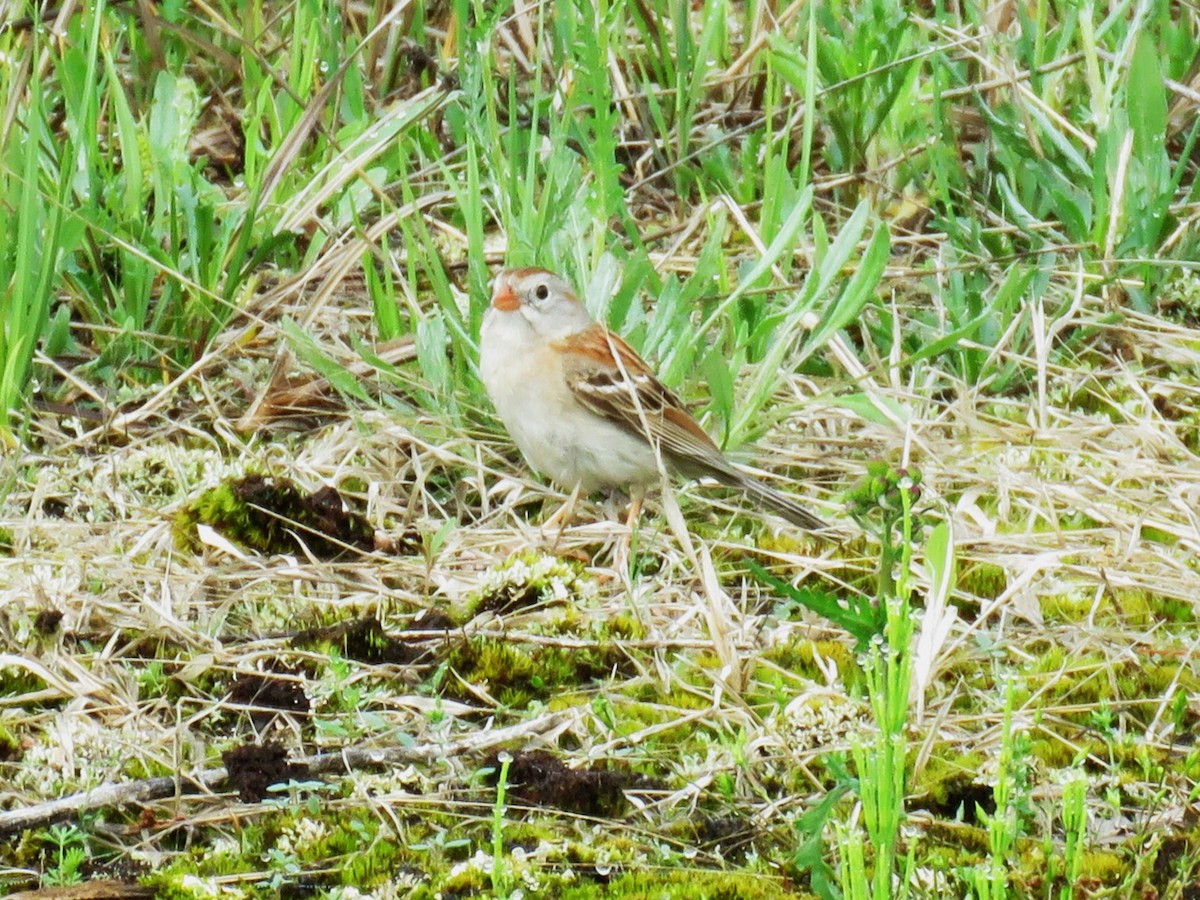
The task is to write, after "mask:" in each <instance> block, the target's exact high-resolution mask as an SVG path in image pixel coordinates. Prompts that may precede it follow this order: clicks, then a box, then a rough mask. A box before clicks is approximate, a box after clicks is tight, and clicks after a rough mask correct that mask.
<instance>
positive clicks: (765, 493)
mask: <svg viewBox="0 0 1200 900" xmlns="http://www.w3.org/2000/svg"><path fill="white" fill-rule="evenodd" d="M479 346H480V351H479V375H480V379H481V380H482V382H483V386H484V389H485V391H486V392H487V395H488V397H489V398H490V399H491V401H492V405H493V406H494V407H495V408H496V412H497V413H498V415H499V417H500V420H501V421H502V422H503V424H504V427H505V428H506V429H507V431H508V433H509V435H510V436H511V437H512V439H513V442H514V443H515V444H516V445H517V448H518V449H519V450H520V451H521V454H522V455H523V456H524V457H525V460H526V461H527V462H528V463H529V465H530V466H531V467H532V468H533V469H534V470H536V471H537V472H538V473H539V474H541V475H544V476H547V477H549V478H550V480H552V481H553V482H554V483H555V484H557V485H558V486H559V487H560V488H562V489H564V490H567V491H573V492H574V493H573V495H572V496H573V497H574V496H576V495H577V494H578V492H580V491H583V492H586V493H594V492H598V491H605V492H613V491H624V492H628V493H629V494H630V496H631V497H632V498H634V503H635V505H640V499H641V497H642V495H643V494H644V492H645V489H646V488H647V487H649V486H651V485H653V484H655V483H657V482H658V481H659V479H660V477H661V473H662V472H663V471H664V468H665V469H669V470H673V471H675V472H677V473H679V474H681V475H683V476H684V477H685V478H689V479H699V478H704V477H709V478H713V479H715V480H717V481H719V482H721V483H722V484H725V485H727V486H729V487H732V488H734V489H737V490H740V491H743V492H744V493H745V494H746V495H748V496H749V497H750V498H751V499H752V500H753V501H755V502H756V503H757V504H758V505H759V506H760V507H764V508H766V509H769V510H771V511H773V512H775V513H777V514H779V515H780V516H782V517H783V518H784V519H786V520H787V521H788V522H790V523H792V524H793V525H795V526H797V527H798V528H801V529H805V530H809V531H819V530H822V529H825V528H828V526H827V525H826V523H825V522H823V521H822V520H821V519H819V518H818V517H817V516H815V515H813V514H812V513H811V512H809V511H808V510H807V509H805V508H804V506H802V505H801V504H800V503H799V502H797V501H796V500H794V499H793V498H792V497H789V496H788V495H787V494H784V493H782V492H781V491H778V490H776V489H775V488H773V487H771V486H770V485H768V484H766V483H764V482H762V481H760V480H758V479H757V478H755V477H753V476H752V475H749V474H747V473H746V472H743V471H742V470H740V469H738V468H736V467H735V466H734V465H733V463H731V462H730V461H729V460H728V459H727V458H726V456H725V454H724V453H723V452H722V451H721V449H720V448H719V447H718V446H717V445H716V443H714V442H713V439H712V438H711V437H709V436H708V433H707V432H705V430H704V429H703V428H702V427H701V426H700V424H699V423H698V422H697V421H696V419H695V418H694V417H693V416H692V414H691V413H690V412H688V410H687V408H686V407H685V406H684V404H683V403H682V402H681V401H680V399H679V397H678V396H677V395H676V394H675V392H674V391H672V390H671V389H670V388H668V387H667V386H666V385H664V384H663V383H662V382H661V381H660V380H659V379H658V378H657V377H656V376H655V374H654V372H653V371H652V370H651V368H650V367H649V366H648V365H647V364H646V362H645V361H644V360H643V359H642V358H641V357H640V356H639V355H638V354H637V352H636V351H634V350H633V348H631V347H630V346H629V345H628V344H627V343H626V342H625V341H624V340H623V339H622V338H621V337H620V336H619V335H617V334H615V333H614V332H612V331H610V330H609V329H608V328H606V327H605V326H604V325H602V324H601V323H599V322H597V321H595V320H594V319H593V318H592V317H591V315H590V314H589V313H588V311H587V309H586V307H584V305H583V303H582V302H580V300H579V298H578V297H577V296H576V295H575V294H574V293H573V292H572V290H571V287H570V285H569V284H568V283H567V282H566V281H564V280H563V279H562V278H560V277H559V276H558V275H555V274H554V273H553V272H550V271H548V270H546V269H540V268H518V269H506V270H504V271H502V272H500V273H499V275H497V276H496V278H495V281H494V282H493V285H492V296H491V303H490V305H489V306H488V309H487V312H486V313H485V314H484V317H483V325H482V327H481V329H480V335H479ZM632 518H633V514H632V512H631V516H630V519H631V520H632Z"/></svg>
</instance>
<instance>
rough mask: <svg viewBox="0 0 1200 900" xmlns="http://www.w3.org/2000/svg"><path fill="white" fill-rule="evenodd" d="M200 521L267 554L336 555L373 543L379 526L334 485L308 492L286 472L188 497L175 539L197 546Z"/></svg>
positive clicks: (238, 480)
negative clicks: (284, 475) (346, 504)
mask: <svg viewBox="0 0 1200 900" xmlns="http://www.w3.org/2000/svg"><path fill="white" fill-rule="evenodd" d="M200 525H207V526H209V527H210V528H213V529H215V530H216V531H217V532H219V533H220V534H221V535H222V536H223V537H225V538H227V539H229V540H231V541H234V542H235V543H238V544H241V545H242V546H243V547H246V548H248V549H250V550H254V551H255V552H258V553H266V554H280V553H297V552H311V553H313V554H315V555H317V556H319V557H322V558H333V557H336V556H338V555H340V554H342V553H343V552H345V550H346V549H347V548H359V549H370V548H372V547H373V546H374V529H373V528H372V527H371V526H370V524H369V523H368V522H367V521H366V519H364V518H363V517H362V516H360V515H358V514H356V513H353V512H349V511H347V510H346V509H345V507H344V504H343V502H342V499H341V497H340V495H338V493H337V491H335V490H334V489H333V488H324V489H322V490H319V491H317V492H315V493H307V492H305V491H302V490H301V489H300V488H299V487H297V486H296V485H295V484H293V483H292V482H291V481H289V480H288V479H286V478H272V477H269V476H265V475H258V474H251V475H244V476H242V477H240V478H236V479H231V480H228V481H225V482H223V483H222V484H220V485H218V486H217V487H215V488H211V489H209V490H207V491H204V492H203V493H202V494H200V496H198V497H196V498H195V499H193V500H192V501H191V502H190V503H188V504H187V505H186V506H185V507H184V508H183V509H182V510H181V511H180V512H179V513H178V514H177V515H176V516H175V520H174V523H173V527H174V533H175V541H176V544H177V545H178V546H179V547H180V548H181V549H185V550H188V551H190V552H197V551H198V550H199V548H200V542H199V538H198V536H197V527H198V526H200Z"/></svg>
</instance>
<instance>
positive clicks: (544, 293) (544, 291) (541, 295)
mask: <svg viewBox="0 0 1200 900" xmlns="http://www.w3.org/2000/svg"><path fill="white" fill-rule="evenodd" d="M533 295H534V296H535V297H537V298H538V299H539V300H545V299H546V298H547V297H549V296H550V288H548V287H546V286H545V285H544V284H539V285H538V286H537V289H536V290H534V292H533Z"/></svg>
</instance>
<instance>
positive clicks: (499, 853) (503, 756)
mask: <svg viewBox="0 0 1200 900" xmlns="http://www.w3.org/2000/svg"><path fill="white" fill-rule="evenodd" d="M496 759H497V762H499V763H500V772H499V774H498V775H497V777H496V802H495V803H493V804H492V873H491V874H492V892H493V894H494V896H496V897H508V896H509V894H510V893H511V892H512V871H511V869H510V868H509V863H508V860H507V858H506V857H505V855H504V825H505V822H506V821H507V820H506V818H505V813H506V811H507V803H508V799H507V797H508V769H509V766H511V765H512V755H511V754H509V753H507V752H501V753H500V755H499V756H498V757H497V758H496Z"/></svg>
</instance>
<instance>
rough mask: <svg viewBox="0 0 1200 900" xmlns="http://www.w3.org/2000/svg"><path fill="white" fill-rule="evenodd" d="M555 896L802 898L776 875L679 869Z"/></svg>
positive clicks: (577, 899)
mask: <svg viewBox="0 0 1200 900" xmlns="http://www.w3.org/2000/svg"><path fill="white" fill-rule="evenodd" d="M558 896H559V897H561V898H563V900H592V898H596V900H599V898H604V897H621V898H624V900H776V898H778V900H783V898H788V900H795V898H797V897H804V896H806V895H805V894H798V893H797V892H796V888H795V886H794V885H792V884H790V883H789V882H787V881H786V880H784V879H783V878H780V877H778V876H776V875H765V874H764V875H759V874H756V873H753V872H710V871H707V870H703V869H691V868H680V869H659V870H656V871H649V872H647V871H639V872H626V873H625V874H623V875H621V876H619V877H617V878H614V879H612V880H610V881H605V882H602V883H597V882H585V883H581V884H577V885H573V886H570V887H564V888H563V889H562V892H561V893H560V894H559V895H558Z"/></svg>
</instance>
